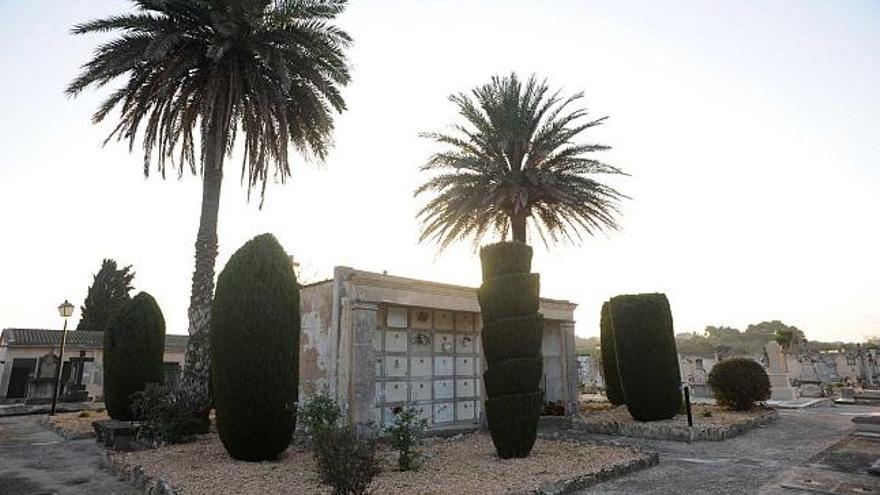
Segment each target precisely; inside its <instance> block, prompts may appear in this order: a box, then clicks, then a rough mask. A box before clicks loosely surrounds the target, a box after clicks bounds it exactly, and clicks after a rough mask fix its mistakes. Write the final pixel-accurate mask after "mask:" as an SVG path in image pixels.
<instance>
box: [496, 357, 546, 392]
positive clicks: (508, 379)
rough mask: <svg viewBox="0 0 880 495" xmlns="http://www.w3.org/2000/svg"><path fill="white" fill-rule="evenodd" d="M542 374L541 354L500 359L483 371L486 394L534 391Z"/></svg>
mask: <svg viewBox="0 0 880 495" xmlns="http://www.w3.org/2000/svg"><path fill="white" fill-rule="evenodd" d="M543 374H544V359H543V358H542V357H541V356H538V357H528V358H518V359H508V360H506V361H501V362H500V363H497V364H495V365H493V366H490V367H489V368H488V369H487V370H486V372H485V373H483V383H485V384H486V395H488V396H489V397H497V396H499V395H511V394H523V393H526V392H534V391H535V390H536V389H537V388H538V387H540V385H541V376H542V375H543Z"/></svg>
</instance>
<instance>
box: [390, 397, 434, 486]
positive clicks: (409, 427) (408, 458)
mask: <svg viewBox="0 0 880 495" xmlns="http://www.w3.org/2000/svg"><path fill="white" fill-rule="evenodd" d="M427 429H428V420H426V419H424V418H422V417H421V416H420V415H419V410H418V409H417V408H415V407H413V406H411V405H406V406H404V407H396V408H394V419H392V420H391V425H389V426H386V427H385V433H386V434H387V435H388V440H389V442H390V443H391V446H392V447H394V448H395V449H396V450H397V468H398V469H399V470H401V471H412V470H415V469H418V468H419V466H420V465H421V459H420V454H419V451H418V450H417V447H418V446H419V443H420V442H421V439H422V436H424V434H425V431H426V430H427Z"/></svg>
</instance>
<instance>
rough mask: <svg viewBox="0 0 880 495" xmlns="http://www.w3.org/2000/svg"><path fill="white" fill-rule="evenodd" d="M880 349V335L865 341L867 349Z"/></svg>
mask: <svg viewBox="0 0 880 495" xmlns="http://www.w3.org/2000/svg"><path fill="white" fill-rule="evenodd" d="M876 347H880V335H874V336H873V337H868V338H867V339H865V348H867V349H871V348H876Z"/></svg>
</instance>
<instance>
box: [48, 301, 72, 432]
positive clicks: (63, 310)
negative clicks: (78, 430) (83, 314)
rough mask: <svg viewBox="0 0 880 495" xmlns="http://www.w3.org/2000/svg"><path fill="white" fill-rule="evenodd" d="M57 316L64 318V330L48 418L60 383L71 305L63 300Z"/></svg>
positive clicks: (52, 411) (53, 410) (51, 412)
mask: <svg viewBox="0 0 880 495" xmlns="http://www.w3.org/2000/svg"><path fill="white" fill-rule="evenodd" d="M58 314H59V315H60V316H61V318H64V330H62V331H61V349H60V350H59V351H58V364H56V365H55V387H53V389H52V409H51V411H50V412H49V416H54V415H55V405H56V404H57V402H58V383H59V382H60V381H61V368H62V366H63V365H64V344H66V343H67V319H68V318H70V315H72V314H73V304H70V301H68V300H67V299H65V300H64V302H63V303H61V305H60V306H58Z"/></svg>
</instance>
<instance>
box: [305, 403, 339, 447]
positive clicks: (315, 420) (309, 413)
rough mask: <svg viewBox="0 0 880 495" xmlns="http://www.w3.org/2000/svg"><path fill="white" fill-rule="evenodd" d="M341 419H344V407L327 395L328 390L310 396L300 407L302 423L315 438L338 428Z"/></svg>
mask: <svg viewBox="0 0 880 495" xmlns="http://www.w3.org/2000/svg"><path fill="white" fill-rule="evenodd" d="M340 419H342V409H341V408H340V407H339V405H338V404H336V401H334V400H333V399H332V398H330V396H329V395H327V392H321V393H319V394H315V395H313V396H311V397H309V398H308V399H306V400H305V401H303V404H302V405H301V406H300V408H299V420H300V424H301V425H302V426H303V429H304V430H305V431H306V433H308V434H309V435H311V436H312V437H313V438H316V437H318V436H319V435H321V434H322V433H323V432H325V431H329V430H332V429H333V428H336V427H337V426H338V425H339V420H340Z"/></svg>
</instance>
